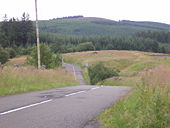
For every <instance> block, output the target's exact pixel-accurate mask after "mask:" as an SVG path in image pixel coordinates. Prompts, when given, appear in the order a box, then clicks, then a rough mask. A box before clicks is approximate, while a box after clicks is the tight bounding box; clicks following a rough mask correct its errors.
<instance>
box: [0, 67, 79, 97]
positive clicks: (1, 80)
mask: <svg viewBox="0 0 170 128" xmlns="http://www.w3.org/2000/svg"><path fill="white" fill-rule="evenodd" d="M73 85H78V83H77V82H76V81H75V80H74V77H73V74H70V73H68V72H66V71H64V70H63V69H56V70H52V69H51V70H37V69H35V68H33V67H18V68H14V67H5V68H4V69H0V96H6V95H12V94H18V93H25V92H31V91H38V90H45V89H51V88H59V87H65V86H73Z"/></svg>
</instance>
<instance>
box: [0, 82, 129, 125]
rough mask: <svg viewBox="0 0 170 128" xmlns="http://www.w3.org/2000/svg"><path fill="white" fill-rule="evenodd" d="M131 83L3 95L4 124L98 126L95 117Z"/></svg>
mask: <svg viewBox="0 0 170 128" xmlns="http://www.w3.org/2000/svg"><path fill="white" fill-rule="evenodd" d="M130 89H131V88H129V87H120V86H119V87H116V86H115V87H114V86H112V87H110V86H83V85H82V86H75V87H66V88H59V89H52V90H46V91H39V92H32V93H26V94H20V95H14V96H7V97H2V98H0V128H98V127H99V126H95V125H91V124H90V122H91V120H92V119H93V118H94V117H95V116H96V115H97V114H99V113H100V112H101V111H103V110H104V109H105V108H107V107H109V106H111V105H112V104H113V103H115V102H116V101H117V100H118V99H120V98H121V97H122V96H123V95H125V94H126V93H127V92H129V91H130Z"/></svg>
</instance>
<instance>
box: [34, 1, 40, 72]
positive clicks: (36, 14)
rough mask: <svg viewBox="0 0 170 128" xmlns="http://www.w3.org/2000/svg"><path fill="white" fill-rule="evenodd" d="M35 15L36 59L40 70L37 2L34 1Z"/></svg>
mask: <svg viewBox="0 0 170 128" xmlns="http://www.w3.org/2000/svg"><path fill="white" fill-rule="evenodd" d="M35 13H36V37H37V58H38V69H40V67H41V60H40V38H39V26H38V12H37V0H35Z"/></svg>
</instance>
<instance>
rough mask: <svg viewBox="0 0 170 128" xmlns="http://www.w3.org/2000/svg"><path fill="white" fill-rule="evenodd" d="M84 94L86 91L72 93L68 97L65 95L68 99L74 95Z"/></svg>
mask: <svg viewBox="0 0 170 128" xmlns="http://www.w3.org/2000/svg"><path fill="white" fill-rule="evenodd" d="M83 92H86V91H80V92H75V93H71V94H68V95H65V96H66V97H68V96H73V95H76V94H80V93H83Z"/></svg>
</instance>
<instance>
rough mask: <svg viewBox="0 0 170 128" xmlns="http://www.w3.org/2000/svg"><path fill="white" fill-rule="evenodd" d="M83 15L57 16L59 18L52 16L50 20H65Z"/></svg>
mask: <svg viewBox="0 0 170 128" xmlns="http://www.w3.org/2000/svg"><path fill="white" fill-rule="evenodd" d="M83 17H84V16H82V15H78V16H65V17H59V18H53V19H50V20H67V19H78V18H83Z"/></svg>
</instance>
